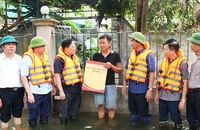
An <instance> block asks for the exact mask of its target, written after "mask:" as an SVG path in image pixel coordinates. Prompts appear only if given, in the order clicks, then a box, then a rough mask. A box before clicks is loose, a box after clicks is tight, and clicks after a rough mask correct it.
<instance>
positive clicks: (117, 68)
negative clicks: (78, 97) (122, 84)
mask: <svg viewBox="0 0 200 130" xmlns="http://www.w3.org/2000/svg"><path fill="white" fill-rule="evenodd" d="M110 46H111V37H110V36H109V35H107V34H103V35H101V36H100V37H99V47H100V51H99V52H96V53H95V54H94V55H93V60H94V61H98V62H104V63H105V66H104V67H105V68H106V69H108V71H107V77H106V84H105V92H104V93H97V92H96V93H94V99H95V105H96V107H98V117H99V118H104V115H105V107H106V108H107V109H108V117H109V118H110V119H113V118H114V117H115V108H116V96H117V88H116V86H115V73H118V74H120V73H121V72H122V65H121V59H120V56H119V54H118V53H116V52H114V51H112V50H110Z"/></svg>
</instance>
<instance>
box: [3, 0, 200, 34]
mask: <svg viewBox="0 0 200 130" xmlns="http://www.w3.org/2000/svg"><path fill="white" fill-rule="evenodd" d="M3 1H4V0H3ZM136 1H139V0H55V1H52V0H40V2H41V3H40V5H47V6H49V7H57V8H60V9H61V10H84V9H85V6H86V5H88V6H91V7H92V8H93V9H96V10H98V12H99V15H101V14H102V13H105V15H104V16H106V15H107V16H122V17H125V18H126V19H128V21H129V22H130V23H132V25H133V26H134V25H135V21H136V19H135V15H136ZM7 2H8V4H12V5H15V6H16V7H21V6H19V5H20V3H21V2H22V0H7ZM102 3H103V4H104V5H102ZM197 3H198V0H148V7H146V8H148V22H147V31H185V30H187V29H190V28H196V27H198V24H197V22H196V19H195V9H196V5H197ZM26 4H28V5H30V6H32V7H34V8H33V10H32V12H36V9H37V8H35V5H33V4H35V3H34V2H33V0H30V1H26ZM143 8H144V7H143ZM2 11H3V10H2V8H1V6H0V12H2ZM104 11H105V12H104ZM75 14H77V15H81V16H83V15H84V14H83V13H75ZM88 25H89V24H88ZM72 26H73V25H72ZM74 31H75V32H76V31H78V30H77V29H74Z"/></svg>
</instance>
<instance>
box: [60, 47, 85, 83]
mask: <svg viewBox="0 0 200 130" xmlns="http://www.w3.org/2000/svg"><path fill="white" fill-rule="evenodd" d="M57 57H60V58H62V59H63V61H64V68H63V71H62V76H63V81H62V82H64V83H65V84H66V85H74V84H75V83H78V82H82V81H83V78H82V73H81V67H80V61H79V59H78V57H77V56H76V55H73V56H72V58H69V57H68V56H66V55H65V54H64V53H63V49H62V47H60V48H59V54H58V55H57Z"/></svg>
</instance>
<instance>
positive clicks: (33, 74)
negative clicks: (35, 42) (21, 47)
mask: <svg viewBox="0 0 200 130" xmlns="http://www.w3.org/2000/svg"><path fill="white" fill-rule="evenodd" d="M25 55H28V56H30V58H31V59H32V65H31V67H30V68H29V75H30V81H31V83H32V84H33V85H39V84H42V83H45V82H52V77H51V76H52V75H51V68H50V63H49V61H48V58H47V56H46V55H45V54H43V56H42V58H39V57H38V56H37V55H36V54H35V53H33V50H32V49H29V50H28V52H26V53H24V56H25Z"/></svg>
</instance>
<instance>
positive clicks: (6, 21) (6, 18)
mask: <svg viewBox="0 0 200 130" xmlns="http://www.w3.org/2000/svg"><path fill="white" fill-rule="evenodd" d="M7 11H8V9H7V0H5V12H6V17H5V25H6V35H7V34H8V14H7Z"/></svg>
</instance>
